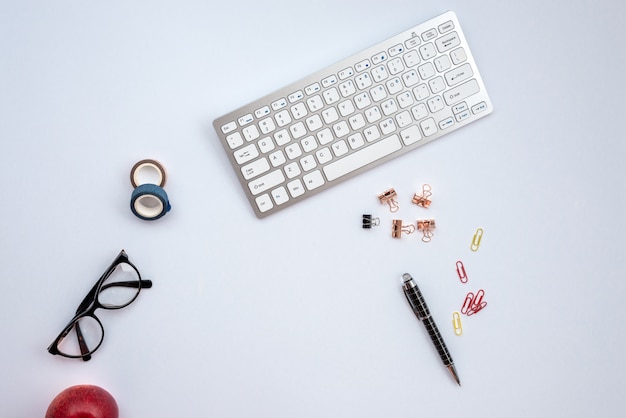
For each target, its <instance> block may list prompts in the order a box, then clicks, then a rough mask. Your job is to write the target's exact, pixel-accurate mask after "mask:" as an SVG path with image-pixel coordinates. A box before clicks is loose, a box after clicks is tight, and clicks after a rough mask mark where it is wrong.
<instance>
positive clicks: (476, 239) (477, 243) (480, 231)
mask: <svg viewBox="0 0 626 418" xmlns="http://www.w3.org/2000/svg"><path fill="white" fill-rule="evenodd" d="M482 238H483V229H482V228H478V229H477V230H476V232H475V233H474V237H473V238H472V244H471V245H470V249H471V250H472V251H478V247H479V246H480V240H481V239H482Z"/></svg>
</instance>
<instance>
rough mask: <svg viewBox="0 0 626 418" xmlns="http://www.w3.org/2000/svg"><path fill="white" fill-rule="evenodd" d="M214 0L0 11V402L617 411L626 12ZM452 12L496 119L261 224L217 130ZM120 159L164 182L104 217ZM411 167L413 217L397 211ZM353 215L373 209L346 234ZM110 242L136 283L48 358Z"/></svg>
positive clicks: (336, 412) (128, 413)
mask: <svg viewBox="0 0 626 418" xmlns="http://www.w3.org/2000/svg"><path fill="white" fill-rule="evenodd" d="M215 3H216V2H210V1H192V0H188V1H184V0H183V1H176V2H173V1H172V2H165V1H135V2H126V1H118V0H115V1H107V2H94V1H90V2H84V1H64V0H63V1H55V2H49V1H3V2H2V4H1V5H0V138H1V145H0V175H1V177H0V179H1V180H2V187H1V189H0V190H1V191H2V194H3V198H2V204H1V209H0V215H1V216H0V246H1V250H2V251H1V253H0V254H1V255H0V280H1V283H2V303H1V304H0V330H1V331H2V336H3V339H2V344H1V346H0V347H1V348H0V370H2V378H1V379H0V405H1V408H2V413H1V414H2V416H5V417H11V418H21V417H37V416H39V417H41V416H43V414H44V412H45V410H46V408H47V405H48V403H49V402H50V400H51V399H52V398H53V397H54V396H55V395H56V394H57V393H58V392H59V391H61V390H62V389H63V388H65V387H67V386H71V385H74V384H79V383H90V384H97V385H100V386H102V387H104V388H106V389H107V390H109V391H110V392H111V393H112V394H113V395H114V396H115V398H116V399H117V401H118V404H119V407H120V410H121V416H122V417H126V418H132V417H164V418H165V417H244V416H245V417H414V416H425V417H457V416H471V417H481V418H487V417H555V416H561V417H565V416H566V417H589V416H598V417H600V416H601V417H617V416H623V414H624V412H623V410H622V408H623V392H624V387H625V384H626V373H625V372H626V360H625V356H624V355H623V351H624V343H625V341H626V333H625V332H624V331H625V326H624V321H625V320H626V299H625V297H626V275H625V272H626V264H625V260H626V257H624V248H625V247H624V244H625V238H624V237H625V234H626V216H625V213H626V198H625V187H624V180H625V179H626V168H625V167H626V165H625V164H624V157H625V156H626V141H625V140H624V135H623V133H620V132H622V131H623V127H622V123H623V121H624V109H625V106H624V104H625V103H626V102H625V100H624V92H625V91H626V83H625V81H624V80H625V79H624V68H625V67H626V43H625V42H624V37H625V34H626V32H625V30H624V25H623V16H624V14H625V13H626V3H624V2H617V1H609V0H603V1H598V0H596V1H591V0H589V1H582V0H581V1H562V2H546V1H543V0H541V1H538V0H527V1H523V2H514V3H510V2H502V1H448V2H440V1H423V2H415V1H400V0H388V1H385V2H380V1H365V0H364V1H358V2H357V1H346V2H338V1H319V2H310V3H302V2H294V1H280V2H269V3H268V2H258V1H251V2H242V1H231V2H220V3H219V4H215ZM448 9H449V10H454V11H456V13H457V15H458V17H459V19H460V21H461V23H462V26H463V29H464V31H465V34H466V36H467V38H468V40H469V42H470V45H471V47H472V51H473V53H474V56H475V59H476V61H477V63H478V66H479V69H480V71H481V74H482V76H483V78H484V81H485V83H486V85H487V88H488V91H489V93H490V95H491V98H492V100H493V103H494V108H495V111H494V113H493V114H492V115H490V116H488V117H487V118H484V119H482V120H480V121H479V122H477V123H474V124H471V125H469V126H467V127H465V128H463V129H462V130H459V131H456V132H455V133H453V134H450V135H448V136H447V137H444V138H443V139H440V140H437V141H435V142H433V143H431V144H429V145H427V146H425V147H422V148H420V149H419V150H417V151H415V152H413V153H410V154H408V155H406V156H403V157H401V158H398V159H396V160H394V161H392V162H390V163H388V164H385V165H384V166H381V167H379V168H377V169H374V170H371V171H369V172H367V173H366V174H363V175H361V176H359V177H357V178H354V179H352V180H350V181H348V182H345V183H342V184H341V185H339V186H337V187H335V188H333V189H331V190H329V191H326V192H324V193H322V194H320V195H318V196H316V197H314V198H312V199H310V200H308V201H306V202H304V203H301V204H299V205H296V206H293V207H291V208H289V209H287V210H285V211H283V212H280V213H278V214H276V215H272V216H270V217H269V218H267V219H265V220H258V219H257V218H256V217H255V216H254V215H253V212H252V210H251V209H250V208H249V206H248V203H247V201H246V200H245V197H244V195H243V193H242V191H241V190H240V186H239V184H238V182H237V180H236V177H235V175H234V172H233V171H232V170H231V168H230V166H229V164H228V161H227V158H226V156H225V154H224V151H223V149H222V148H221V145H220V144H219V142H218V141H217V137H216V135H215V132H214V131H213V128H212V126H211V123H212V121H213V119H214V118H216V117H218V116H220V115H222V114H224V113H226V112H228V111H230V110H232V109H234V108H236V107H239V106H240V105H243V104H245V103H247V102H249V101H251V100H253V99H256V98H258V97H260V96H262V95H264V94H266V93H269V92H271V91H273V90H275V89H277V88H279V87H282V86H283V85H284V84H287V83H288V82H291V81H295V80H297V79H299V78H301V77H303V76H305V75H308V74H309V73H310V72H313V71H315V70H317V69H320V68H322V67H324V66H326V65H328V64H331V63H334V62H335V61H338V60H340V59H342V58H344V57H346V56H348V55H350V54H352V53H354V52H358V51H360V50H361V49H364V48H366V47H368V46H371V45H373V44H374V43H377V42H378V41H381V40H383V39H385V38H387V37H389V36H391V35H394V34H396V33H398V32H400V31H402V30H405V29H407V28H409V27H411V26H413V25H415V24H417V23H421V22H422V21H425V20H427V19H429V18H431V17H434V16H436V15H438V14H440V13H441V12H444V11H445V10H448ZM143 158H155V159H157V160H159V161H161V162H162V163H163V164H164V165H165V167H166V168H167V172H168V175H169V178H168V182H167V185H166V191H167V192H168V194H169V197H170V201H171V203H172V210H171V212H170V213H168V214H167V215H166V216H165V217H164V218H162V219H160V220H158V221H155V222H144V221H141V220H139V219H137V218H135V217H134V216H133V215H132V214H131V212H130V210H129V208H128V206H129V200H130V194H131V191H132V187H131V186H130V183H129V181H128V174H129V171H130V168H131V166H132V165H133V164H134V163H135V162H136V161H138V160H140V159H143ZM422 183H429V184H430V185H431V186H432V189H433V196H432V197H433V203H432V206H431V208H430V209H428V211H420V210H419V208H417V207H415V206H413V205H411V204H410V203H409V201H410V198H411V196H412V194H413V193H414V192H415V191H416V189H417V188H418V187H421V184H422ZM388 187H395V189H396V190H397V191H398V192H399V195H400V203H401V209H400V212H398V216H400V217H402V218H404V219H407V220H413V219H417V218H418V217H432V218H435V219H436V221H437V229H436V231H435V236H434V238H433V240H432V242H431V243H429V244H424V243H421V242H420V241H419V239H418V238H417V236H415V235H413V236H411V237H407V238H405V239H402V240H393V239H392V238H391V236H390V223H391V219H392V217H393V216H392V214H391V213H389V212H388V211H386V210H385V208H384V207H383V206H381V205H380V204H379V203H378V201H377V199H376V195H377V194H378V193H379V192H381V191H383V190H385V189H386V188H388ZM368 212H369V213H372V214H374V215H377V216H379V217H380V218H381V220H382V222H383V225H382V226H380V227H379V228H377V229H373V230H369V231H367V230H363V229H362V228H361V226H360V225H361V215H362V214H363V213H368ZM479 226H480V227H483V228H484V231H485V234H484V237H483V241H482V243H481V247H480V249H479V251H477V252H475V253H474V252H472V251H470V249H469V243H470V240H471V237H472V234H473V233H474V231H475V230H476V228H477V227H479ZM122 248H124V249H125V250H126V251H127V252H128V254H129V256H130V259H131V260H132V261H133V262H134V263H135V264H136V265H137V267H138V268H139V269H140V271H141V273H142V275H143V277H144V278H147V279H151V280H153V282H154V287H153V288H152V289H149V290H145V291H144V292H142V293H141V294H140V296H139V299H138V300H137V301H136V302H135V303H134V304H133V305H131V306H130V307H128V308H126V309H124V310H121V311H116V312H102V313H99V316H100V318H101V319H102V321H103V323H104V326H105V329H106V333H107V334H106V338H105V342H104V344H103V346H102V347H101V348H100V350H99V351H98V352H97V353H96V354H95V355H94V356H93V359H92V361H90V362H87V363H84V362H82V361H76V360H68V359H65V358H60V357H53V356H51V355H49V354H48V353H47V352H46V347H47V346H48V344H49V343H50V341H52V339H53V338H54V337H55V336H56V334H57V333H58V332H59V331H60V329H61V328H62V327H63V325H64V324H65V323H66V321H68V320H69V319H70V317H71V315H72V313H73V311H74V309H75V307H76V305H77V304H78V302H79V301H80V300H81V299H82V298H83V296H84V294H85V293H86V292H87V291H88V290H89V288H90V287H91V286H92V284H93V282H95V280H96V279H97V278H98V277H99V276H100V274H101V273H102V271H103V270H104V269H105V267H106V266H107V265H108V264H109V263H110V262H111V261H112V259H113V258H114V257H115V255H116V254H117V253H118V252H119V251H120V249H122ZM457 260H462V261H463V262H464V263H465V266H466V269H467V271H468V275H469V278H470V281H469V283H467V284H465V285H462V284H461V283H460V282H459V280H458V278H457V276H456V271H455V262H456V261H457ZM404 272H410V273H411V274H413V276H414V277H415V278H416V279H417V281H418V284H419V285H420V287H421V288H422V291H423V293H424V294H425V297H426V300H427V302H428V304H429V306H430V308H431V311H432V313H433V316H434V318H435V319H436V321H437V323H438V324H439V327H440V330H441V332H442V334H443V336H444V338H445V340H446V342H447V344H448V347H449V349H450V352H451V354H452V356H453V358H454V360H455V363H456V366H457V369H458V372H459V374H460V377H461V379H462V384H463V386H462V387H461V388H459V387H457V386H456V385H455V384H454V383H453V381H452V379H451V378H450V376H449V375H448V374H447V372H446V371H445V369H444V368H443V366H442V364H441V362H440V360H439V358H438V356H437V354H436V352H435V350H434V348H433V346H432V344H431V342H430V340H429V339H428V336H427V334H426V332H425V330H424V328H423V327H422V326H421V324H419V323H418V322H417V321H416V319H415V317H414V316H412V313H411V312H410V310H409V308H408V306H407V304H406V301H405V299H404V296H403V294H402V292H401V288H400V275H401V274H402V273H404ZM481 288H482V289H484V290H485V300H486V301H487V302H488V306H487V307H486V308H485V309H484V310H483V311H481V312H479V313H478V314H477V315H475V316H472V317H465V316H464V317H463V327H464V333H463V335H462V336H460V337H459V336H455V335H454V334H453V330H452V325H451V315H452V312H453V311H455V310H459V309H460V306H461V304H462V301H463V299H464V297H465V294H466V293H467V292H468V291H476V290H478V289H481Z"/></svg>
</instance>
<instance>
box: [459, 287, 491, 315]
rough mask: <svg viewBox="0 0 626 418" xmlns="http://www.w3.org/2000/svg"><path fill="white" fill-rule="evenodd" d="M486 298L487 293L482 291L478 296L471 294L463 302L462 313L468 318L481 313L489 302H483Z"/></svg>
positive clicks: (477, 293)
mask: <svg viewBox="0 0 626 418" xmlns="http://www.w3.org/2000/svg"><path fill="white" fill-rule="evenodd" d="M484 296H485V291H484V290H482V289H480V290H479V291H478V292H476V294H473V293H472V292H469V293H468V294H467V295H466V296H465V300H464V301H463V307H461V313H462V314H465V315H467V316H472V315H474V314H475V313H478V312H480V311H481V310H482V309H483V308H484V307H485V306H487V302H485V301H483V297H484Z"/></svg>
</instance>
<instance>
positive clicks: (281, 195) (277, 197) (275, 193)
mask: <svg viewBox="0 0 626 418" xmlns="http://www.w3.org/2000/svg"><path fill="white" fill-rule="evenodd" d="M272 197H273V198H274V202H276V204H277V205H282V204H283V203H285V202H287V201H288V200H289V195H287V190H286V189H285V188H284V187H283V186H280V187H279V188H277V189H274V190H272Z"/></svg>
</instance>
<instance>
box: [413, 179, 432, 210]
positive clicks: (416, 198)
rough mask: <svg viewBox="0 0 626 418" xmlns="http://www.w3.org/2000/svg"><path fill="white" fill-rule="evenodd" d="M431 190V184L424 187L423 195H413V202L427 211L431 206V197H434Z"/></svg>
mask: <svg viewBox="0 0 626 418" xmlns="http://www.w3.org/2000/svg"><path fill="white" fill-rule="evenodd" d="M430 191H431V188H430V185H429V184H424V185H423V186H422V194H421V195H420V194H417V193H415V194H414V195H413V199H411V202H413V203H415V204H416V205H417V206H421V207H423V208H425V209H428V207H429V206H430V203H431V202H430V199H428V198H429V197H430V196H432V193H431V192H430Z"/></svg>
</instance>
